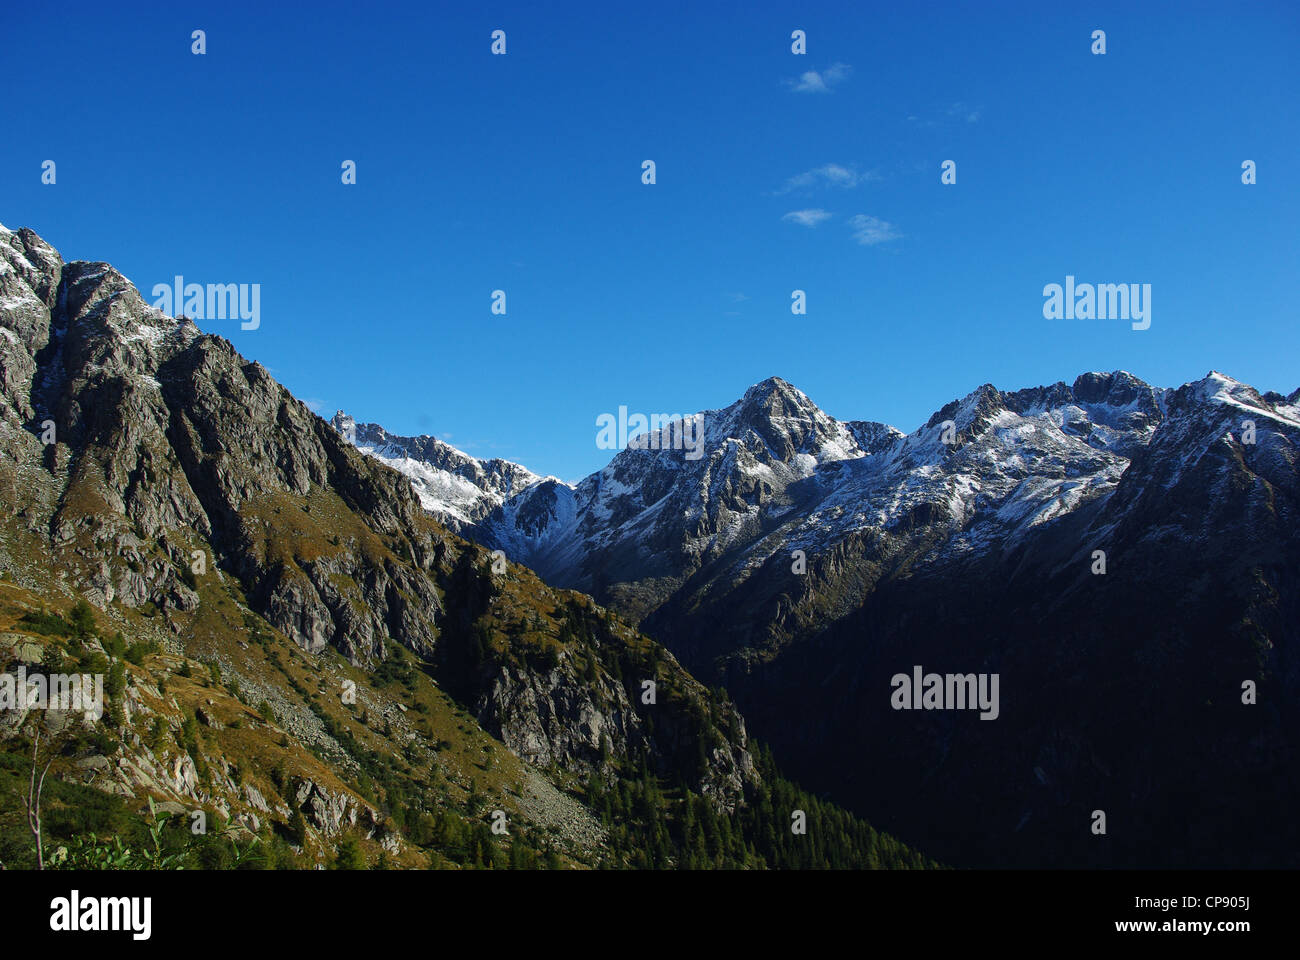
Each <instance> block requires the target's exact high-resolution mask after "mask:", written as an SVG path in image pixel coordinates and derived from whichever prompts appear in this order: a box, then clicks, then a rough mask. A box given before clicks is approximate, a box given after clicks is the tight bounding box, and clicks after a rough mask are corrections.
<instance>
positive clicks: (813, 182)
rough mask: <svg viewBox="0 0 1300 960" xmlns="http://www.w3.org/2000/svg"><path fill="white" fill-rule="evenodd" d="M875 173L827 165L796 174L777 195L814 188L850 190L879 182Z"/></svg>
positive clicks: (831, 164)
mask: <svg viewBox="0 0 1300 960" xmlns="http://www.w3.org/2000/svg"><path fill="white" fill-rule="evenodd" d="M879 179H880V178H879V177H878V176H877V175H876V174H874V173H859V172H858V171H857V170H856V169H855V168H853V167H846V166H843V165H842V164H838V163H827V164H823V165H822V166H820V167H816V168H814V169H812V170H805V171H804V172H803V173H799V174H795V175H794V176H793V177H791V178H790V179H789V180H787V181H786V182H785V183H784V184H783V185H782V187H781V189H779V190H777V191H776V192H777V195H778V196H779V195H781V194H783V193H790V192H791V191H792V190H810V189H812V188H814V187H842V188H844V189H850V188H852V187H856V186H857V185H858V184H860V183H866V182H867V181H869V180H879Z"/></svg>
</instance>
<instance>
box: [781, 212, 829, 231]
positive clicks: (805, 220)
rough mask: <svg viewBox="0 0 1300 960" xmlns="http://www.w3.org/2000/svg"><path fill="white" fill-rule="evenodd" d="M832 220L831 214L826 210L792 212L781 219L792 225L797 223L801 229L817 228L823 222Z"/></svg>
mask: <svg viewBox="0 0 1300 960" xmlns="http://www.w3.org/2000/svg"><path fill="white" fill-rule="evenodd" d="M830 218H831V214H830V213H828V212H827V211H825V210H821V209H817V210H791V211H790V212H789V213H787V214H786V215H785V216H784V217H782V218H781V219H782V220H787V221H789V222H790V223H797V224H799V226H801V227H815V226H817V224H819V223H821V222H822V221H823V220H829V219H830Z"/></svg>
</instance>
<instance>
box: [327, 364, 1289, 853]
mask: <svg viewBox="0 0 1300 960" xmlns="http://www.w3.org/2000/svg"><path fill="white" fill-rule="evenodd" d="M696 420H697V423H699V422H702V424H703V431H704V438H705V439H704V445H703V450H704V453H703V456H702V457H699V458H698V459H691V458H688V457H686V456H684V455H683V453H682V451H681V450H680V449H673V445H672V444H671V443H668V442H666V441H665V442H663V443H657V442H656V441H655V440H654V439H649V440H646V439H643V440H642V441H641V442H639V443H638V442H633V443H630V444H629V445H628V447H627V449H624V450H623V451H621V452H619V453H618V454H617V455H616V456H615V457H614V458H613V459H612V461H611V462H610V463H609V465H608V466H607V467H606V468H605V469H603V470H601V471H600V472H599V473H595V474H592V475H591V476H589V477H587V478H586V479H585V480H583V481H581V482H580V483H578V484H577V485H576V486H570V485H567V484H565V483H562V482H560V481H558V480H556V479H554V478H540V477H536V476H534V475H533V474H531V473H529V472H528V471H527V470H525V469H524V468H523V467H520V466H518V465H515V464H508V463H503V462H501V461H496V460H493V461H477V460H474V459H473V458H471V457H468V456H466V455H465V454H463V453H460V452H459V451H456V450H454V449H453V448H451V447H449V446H447V445H446V444H444V443H441V442H440V441H438V440H435V439H432V438H429V437H420V438H406V437H395V436H391V435H390V434H388V433H386V432H385V431H384V430H383V429H382V428H381V427H379V426H376V425H374V424H357V423H356V422H355V421H354V420H352V418H350V417H348V416H346V415H345V414H343V413H340V414H338V415H336V416H335V418H334V421H333V423H334V425H335V427H336V429H340V430H345V431H347V433H348V435H349V436H352V437H354V438H355V443H356V444H357V446H358V447H359V448H360V449H362V450H364V451H365V452H366V453H368V454H370V455H371V456H372V457H374V458H376V459H379V460H381V461H383V462H385V463H388V464H390V465H391V466H393V467H395V468H396V469H398V470H401V471H402V472H404V473H406V474H407V475H408V476H409V477H410V478H411V480H412V483H413V485H414V487H415V489H416V490H417V492H418V494H419V496H420V498H421V502H422V503H423V504H424V506H425V508H426V510H428V511H429V512H430V514H431V515H433V516H436V517H439V518H441V519H442V520H443V521H444V522H445V523H446V524H447V525H448V526H450V527H451V528H453V529H455V530H456V531H458V532H459V533H460V534H462V535H463V536H466V537H468V538H470V539H472V540H474V541H476V542H478V543H481V544H483V545H484V546H487V547H489V548H492V549H499V550H501V551H503V552H504V553H505V555H506V556H508V557H509V558H510V560H511V561H513V562H518V563H522V564H525V565H527V566H529V567H530V568H532V569H533V570H535V571H537V573H538V574H539V575H540V576H541V577H542V578H543V579H544V580H546V581H547V582H548V583H552V584H555V585H557V586H565V587H569V588H572V589H577V590H582V591H584V592H586V593H589V594H591V595H592V596H593V597H595V599H596V601H597V602H599V603H601V604H605V605H608V606H609V607H610V608H611V609H614V610H616V611H618V613H619V614H621V615H622V616H624V617H626V618H627V619H628V620H629V621H630V622H633V623H636V624H637V625H638V627H639V629H641V630H643V631H644V632H645V633H647V634H648V635H649V636H651V637H654V638H655V639H656V640H658V641H659V642H661V643H663V644H664V645H665V646H666V647H667V648H668V649H669V650H671V651H672V652H673V653H674V654H675V655H676V656H677V657H678V658H679V659H680V661H681V663H682V664H683V665H684V666H685V667H686V668H687V669H688V670H690V671H691V672H692V674H694V675H695V676H697V677H699V678H700V679H701V680H702V681H704V682H705V683H708V684H721V685H722V686H724V687H725V688H726V689H727V691H728V693H729V694H730V696H732V697H733V698H734V699H735V702H736V703H737V704H738V705H739V707H740V708H741V710H742V711H743V712H744V714H745V716H746V717H747V719H748V721H749V724H750V728H751V729H752V730H753V731H754V732H755V733H756V735H757V736H759V737H761V738H762V739H763V740H764V741H765V742H767V743H769V744H770V745H771V746H772V749H773V751H774V754H775V757H776V760H777V762H778V763H780V764H781V765H782V768H783V769H787V770H789V771H791V772H792V773H793V774H794V775H795V776H796V777H797V778H798V779H799V780H800V781H801V782H803V783H805V784H806V785H808V786H809V787H812V788H814V789H816V790H818V791H822V792H825V793H826V794H827V795H828V796H830V797H832V798H834V799H835V800H836V801H837V802H839V803H843V804H846V805H848V806H849V807H850V808H851V809H853V810H855V811H857V812H859V813H863V814H869V815H870V816H871V818H872V819H873V822H877V823H879V824H882V825H884V826H886V827H887V828H888V829H890V830H891V831H894V832H895V833H897V834H898V835H900V836H902V837H904V838H905V839H907V840H908V841H909V842H914V843H915V844H917V845H918V846H919V847H920V848H921V849H923V850H925V851H926V852H927V853H928V854H930V855H933V856H936V857H938V858H939V859H941V860H944V861H945V862H949V863H954V864H959V865H972V866H975V865H978V866H1032V867H1042V866H1049V867H1051V866H1086V867H1093V866H1124V867H1178V866H1196V867H1211V866H1213V867H1237V866H1240V867H1250V866H1296V865H1298V864H1300V831H1298V829H1297V826H1296V824H1295V821H1294V818H1293V817H1291V816H1290V815H1289V814H1288V813H1287V811H1288V810H1289V809H1292V808H1293V807H1294V805H1295V804H1296V802H1297V801H1300V766H1298V765H1297V760H1298V759H1300V757H1298V755H1297V743H1296V731H1297V729H1298V728H1297V714H1296V708H1297V705H1298V704H1300V659H1298V653H1300V651H1298V650H1297V641H1298V640H1300V627H1298V624H1300V499H1298V497H1300V474H1298V472H1297V470H1298V468H1297V454H1298V453H1300V391H1295V392H1292V393H1290V394H1289V395H1286V396H1284V395H1282V394H1279V393H1271V392H1269V393H1260V392H1258V391H1257V390H1255V389H1254V388H1252V387H1250V386H1247V385H1246V384H1243V383H1239V382H1237V381H1235V380H1233V379H1232V378H1230V377H1227V376H1224V375H1222V374H1219V373H1214V372H1212V373H1210V374H1209V375H1207V376H1206V377H1205V378H1204V379H1202V380H1200V381H1197V382H1194V383H1188V384H1186V385H1184V386H1182V387H1179V388H1177V389H1168V388H1162V387H1153V386H1150V385H1148V384H1146V383H1144V382H1143V381H1141V380H1139V379H1138V378H1137V377H1134V376H1132V375H1130V374H1128V373H1125V372H1122V371H1117V372H1113V373H1085V374H1083V375H1081V376H1079V377H1078V378H1077V379H1075V381H1074V382H1073V383H1072V384H1067V383H1056V384H1052V385H1050V386H1045V387H1033V388H1029V389H1022V390H1017V391H1014V392H1002V391H1000V390H998V389H996V388H995V387H993V386H992V385H989V384H985V385H984V386H982V387H980V388H979V389H977V390H975V391H974V392H972V393H971V394H969V395H968V396H965V397H962V398H960V399H956V400H953V401H952V402H951V403H949V404H947V405H946V406H944V407H943V408H942V409H940V410H938V411H936V412H935V413H934V415H933V416H932V417H930V419H929V420H928V421H927V422H926V424H925V425H924V426H922V427H921V428H919V429H917V430H915V431H913V432H912V433H910V434H904V433H902V432H901V431H899V430H896V429H894V428H893V427H890V426H887V425H884V424H881V423H874V422H870V421H860V420H849V421H839V420H836V419H834V418H832V417H831V416H829V415H828V414H826V413H825V412H823V411H822V410H820V409H819V408H818V407H817V406H816V405H815V404H814V403H813V402H812V401H811V400H810V399H809V398H808V397H807V396H805V395H804V394H803V393H802V392H800V391H799V390H798V389H796V388H795V387H794V386H792V385H791V384H789V383H787V382H785V381H783V380H781V379H778V378H771V379H768V380H765V381H763V382H762V383H759V384H757V385H755V386H754V387H752V388H751V389H750V390H748V391H747V392H746V394H745V396H744V397H742V398H741V399H739V400H738V401H736V402H735V403H733V404H732V405H730V406H729V407H726V408H725V409H722V410H707V411H704V412H703V413H702V414H698V415H696ZM921 664H924V665H926V667H927V668H929V667H931V666H933V667H934V668H935V669H938V670H940V672H942V673H947V674H954V673H955V674H958V675H961V676H966V677H972V679H973V675H978V676H980V677H984V676H985V675H988V674H996V675H997V677H998V678H1000V689H1001V706H1000V714H999V715H998V717H997V719H996V721H995V722H991V723H982V722H980V720H979V714H978V713H968V712H964V711H955V712H949V711H944V710H940V711H937V712H934V713H928V712H912V711H904V712H898V711H896V710H895V709H894V708H893V707H892V706H891V702H890V693H891V678H893V677H895V676H898V675H910V674H911V673H912V672H913V669H914V667H917V665H921ZM918 671H919V667H918ZM918 695H919V694H918ZM1097 811H1100V812H1102V813H1103V814H1104V815H1105V818H1106V829H1105V833H1104V834H1101V833H1094V832H1093V825H1094V824H1095V823H1097V822H1098V821H1097V817H1096V812H1097Z"/></svg>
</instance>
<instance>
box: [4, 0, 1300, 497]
mask: <svg viewBox="0 0 1300 960" xmlns="http://www.w3.org/2000/svg"><path fill="white" fill-rule="evenodd" d="M298 6H299V5H297V4H288V5H283V7H281V5H275V4H266V3H261V4H249V5H243V4H220V5H211V6H205V5H187V4H162V3H159V4H155V5H142V4H135V3H130V2H128V3H122V4H113V5H111V6H105V5H103V4H86V3H67V4H61V5H59V7H58V8H57V9H52V8H50V7H48V6H46V7H40V6H38V5H16V4H6V5H5V7H4V10H3V11H0V36H2V38H3V39H2V40H0V43H2V45H3V49H4V61H5V65H6V68H7V69H6V71H5V91H4V95H3V96H4V103H5V109H4V118H3V129H4V141H5V146H4V150H3V151H0V222H3V223H4V224H5V225H7V226H9V227H10V228H17V227H19V226H30V227H32V228H33V229H35V230H37V231H38V232H39V233H41V234H42V235H43V236H44V237H45V238H46V239H47V240H48V241H50V242H51V243H52V244H54V246H55V247H57V248H58V249H59V250H60V252H61V253H62V254H63V255H64V257H65V258H67V259H92V260H108V261H110V262H112V263H113V264H114V265H115V266H117V267H118V268H119V269H120V270H122V272H123V273H125V274H126V275H127V276H128V277H130V278H131V279H132V280H133V281H134V282H135V283H136V284H137V285H138V286H140V287H141V288H142V291H143V292H144V293H145V295H146V297H147V298H148V297H149V292H150V289H151V287H152V285H153V284H155V283H160V282H170V281H171V278H172V277H173V276H174V275H176V274H182V275H184V276H185V278H186V279H187V280H188V281H195V282H200V283H260V284H261V288H262V289H261V327H260V328H259V329H258V330H256V331H247V332H245V331H241V330H240V329H239V324H238V323H237V322H233V321H210V322H204V323H203V324H202V326H204V327H205V329H207V330H209V331H210V332H214V333H219V334H221V335H223V336H226V337H228V338H230V339H231V340H232V341H233V342H234V343H235V345H236V346H237V347H238V349H239V350H240V351H241V352H242V353H243V354H244V355H245V356H247V357H249V358H251V359H256V360H258V361H260V362H262V363H263V364H264V365H265V366H267V367H268V368H269V369H270V370H271V371H272V372H273V373H274V374H275V375H276V376H277V377H278V378H279V379H280V380H281V381H282V382H283V383H284V384H285V385H286V386H288V387H289V388H290V389H291V390H292V391H293V392H294V393H295V394H296V395H297V396H299V397H301V398H303V399H304V400H307V401H310V402H311V403H312V404H313V406H318V407H319V409H320V411H321V412H322V413H323V414H324V415H326V416H328V415H330V414H331V413H333V411H334V410H335V409H338V408H344V409H346V410H347V411H348V412H349V413H352V414H353V415H354V416H356V417H357V418H358V419H360V420H373V421H377V422H380V423H382V424H384V425H385V426H386V427H387V428H388V429H390V430H392V431H394V432H398V433H434V434H437V435H438V436H442V437H444V438H445V439H447V440H448V441H449V442H451V443H452V444H454V445H456V446H459V447H461V448H462V449H464V450H466V451H468V452H470V453H472V454H474V455H476V456H481V457H488V456H503V457H507V458H510V459H514V460H518V461H520V462H523V463H524V464H526V465H528V466H529V467H530V468H532V469H534V470H537V471H539V472H542V473H552V474H555V475H557V476H560V477H562V478H565V479H570V480H572V479H576V478H578V477H580V476H582V475H584V474H586V473H587V472H590V471H591V470H594V469H598V468H599V467H600V466H602V465H603V464H604V463H606V462H607V461H608V459H609V456H610V453H609V451H605V450H601V449H598V447H597V446H596V418H597V417H598V416H599V415H600V414H602V413H607V412H608V413H617V411H618V408H619V406H620V405H625V406H627V407H628V408H629V409H630V410H631V411H633V412H643V413H645V414H652V413H687V412H693V411H695V410H699V409H707V408H713V407H719V406H723V405H725V404H727V403H729V402H731V401H732V400H734V399H736V398H737V397H739V396H740V395H741V394H742V393H743V392H744V390H745V388H746V387H747V386H749V385H750V384H752V383H754V382H757V381H759V380H761V379H763V378H765V377H768V376H771V375H778V376H782V377H784V378H785V379H787V380H789V381H791V382H792V383H794V384H795V385H796V386H798V387H800V388H801V389H802V390H804V391H805V392H806V393H807V394H808V395H809V396H810V397H812V399H813V400H814V401H816V402H817V403H818V404H820V405H821V406H822V407H823V408H824V409H826V410H827V411H828V412H829V413H831V414H832V415H834V416H838V417H840V418H842V419H875V420H882V421H886V422H889V423H892V424H894V425H895V426H897V427H899V428H901V429H903V430H911V429H914V428H915V427H917V426H918V425H919V424H921V423H922V422H924V420H925V419H926V418H927V417H928V416H929V415H930V413H932V412H933V411H934V410H936V409H938V408H939V407H940V406H941V405H943V404H944V403H945V402H947V401H948V400H951V399H953V398H954V397H956V396H960V395H963V394H965V393H966V392H968V391H969V390H971V389H973V388H974V387H976V386H978V385H979V384H981V383H984V382H991V383H993V384H995V385H997V386H998V387H1001V388H1003V389H1016V388H1020V387H1026V386H1033V385H1037V384H1041V383H1051V382H1054V381H1056V380H1060V379H1064V380H1067V381H1070V380H1073V378H1074V377H1075V376H1076V375H1077V374H1079V373H1081V372H1084V371H1087V370H1111V369H1117V368H1123V369H1127V370H1130V371H1132V372H1133V373H1135V374H1137V375H1138V376H1141V377H1143V378H1144V379H1146V380H1148V381H1150V382H1153V383H1157V384H1160V385H1178V384H1180V383H1183V382H1185V381H1188V380H1193V379H1198V378H1200V377H1201V376H1203V375H1204V374H1205V373H1206V372H1208V371H1209V370H1210V369H1218V370H1221V371H1223V372H1225V373H1227V374H1229V375H1231V376H1234V377H1237V378H1238V379H1241V380H1245V381H1247V382H1250V383H1253V384H1254V385H1256V386H1257V387H1259V388H1260V389H1277V390H1283V391H1290V390H1292V389H1294V388H1295V387H1297V386H1300V364H1297V363H1296V358H1297V356H1300V315H1298V313H1300V311H1298V310H1297V291H1296V284H1297V281H1298V280H1300V269H1298V268H1300V234H1298V232H1297V224H1298V223H1300V217H1298V216H1297V214H1298V213H1300V203H1298V191H1297V179H1296V171H1295V165H1296V162H1297V159H1298V158H1300V135H1298V126H1297V124H1298V121H1297V112H1296V109H1295V103H1296V99H1297V93H1300V66H1298V64H1300V58H1298V57H1297V56H1296V51H1297V50H1298V49H1300V12H1298V11H1300V8H1297V7H1296V5H1295V4H1293V3H1278V4H1269V3H1258V4H1238V5H1232V6H1231V7H1229V6H1228V5H1226V4H1200V3H1176V4H1155V3H1142V4H1136V5H1135V4H1132V3H1119V4H1078V5H1069V7H1070V9H1065V6H1066V5H1057V4H1041V3H1035V4H1023V5H1020V4H1016V5H1010V4H960V5H955V4H954V5H951V6H948V5H941V4H901V5H900V4H889V5H885V4H869V5H868V4H863V3H861V2H856V3H821V4H815V5H812V4H780V3H761V4H754V3H705V4H702V3H698V2H691V3H654V4H635V5H634V4H627V5H622V4H620V5H609V4H559V3H557V4H544V5H543V4H536V3H527V4H481V5H480V4H475V5H465V7H462V8H459V9H454V10H453V9H448V8H447V7H446V5H443V4H420V5H414V4H413V5H411V6H410V7H409V8H406V7H398V6H392V7H384V6H383V5H378V6H375V7H374V8H366V10H365V12H363V13H358V11H359V10H361V9H362V8H360V7H358V6H357V5H355V4H338V5H330V4H323V5H314V7H315V10H316V12H314V13H312V14H311V15H310V16H306V17H304V16H303V15H302V14H300V13H299V12H297V8H298ZM796 28H798V29H803V30H804V31H806V33H807V51H808V52H807V54H806V55H804V56H796V55H794V54H792V53H791V49H790V45H791V40H790V34H791V31H792V30H794V29H796ZM195 29H203V30H204V31H206V37H207V53H206V54H205V55H203V56H195V55H193V54H192V53H191V52H190V50H191V39H190V36H191V32H192V31H193V30H195ZM495 29H503V30H505V31H506V38H507V53H506V55H505V56H493V55H491V53H490V50H489V48H490V45H491V39H490V35H491V33H492V31H493V30H495ZM1094 29H1102V30H1105V31H1106V45H1107V52H1106V54H1105V55H1104V56H1094V55H1093V54H1092V53H1091V52H1090V46H1091V43H1092V41H1091V39H1090V36H1091V33H1092V31H1093V30H1094ZM809 72H812V73H814V74H816V76H813V77H809V76H806V75H807V74H808V73H809ZM47 159H53V160H54V161H55V162H56V163H57V182H56V184H54V185H44V184H42V183H41V164H42V162H43V161H45V160H47ZM647 159H650V160H654V161H655V163H656V166H657V170H656V174H657V182H656V183H655V184H654V185H652V186H648V185H644V184H642V182H641V164H642V161H643V160H647ZM1248 159H1249V160H1253V161H1255V163H1256V164H1257V176H1258V183H1257V184H1255V185H1253V186H1245V185H1243V184H1242V183H1241V163H1242V161H1243V160H1248ZM344 160H354V161H355V162H356V164H357V181H358V182H357V184H356V185H353V186H345V185H343V184H342V183H341V177H340V174H341V169H340V167H341V164H342V162H343V161H344ZM944 160H953V161H955V162H956V164H957V183H956V184H955V185H951V186H946V185H943V184H941V183H940V165H941V163H942V162H943V161H944ZM798 211H822V212H824V213H826V214H829V215H830V216H829V217H822V214H821V213H814V214H803V215H801V216H798V217H789V216H787V215H789V214H794V213H797V212H798ZM819 218H820V219H819ZM799 220H803V221H804V222H803V223H801V222H798V221H799ZM813 221H816V223H815V225H813V226H809V225H807V224H808V223H810V222H813ZM882 224H883V225H882ZM863 241H867V242H863ZM1067 274H1072V275H1074V276H1075V277H1077V278H1078V280H1079V282H1098V283H1130V282H1133V283H1150V284H1151V286H1152V304H1151V306H1152V324H1151V327H1150V329H1149V330H1145V331H1133V330H1132V329H1131V328H1130V324H1129V323H1127V322H1125V321H1122V320H1045V319H1044V318H1043V313H1042V307H1043V294H1042V289H1043V287H1044V285H1045V284H1048V283H1054V282H1055V283H1063V282H1064V278H1065V276H1066V275H1067ZM496 289H503V290H505V292H506V296H507V313H506V315H505V316H504V317H502V316H494V315H492V314H491V312H490V305H491V293H492V291H493V290H496ZM795 289H802V290H804V291H806V292H807V298H808V312H807V315H806V316H793V315H792V314H791V312H790V303H791V291H793V290H795Z"/></svg>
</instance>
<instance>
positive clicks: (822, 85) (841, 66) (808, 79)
mask: <svg viewBox="0 0 1300 960" xmlns="http://www.w3.org/2000/svg"><path fill="white" fill-rule="evenodd" d="M852 73H853V68H852V67H851V66H849V65H848V64H847V63H833V64H831V65H830V66H829V67H827V68H826V69H825V70H822V71H821V72H820V73H819V72H818V71H816V70H808V71H806V72H804V73H802V74H800V75H799V77H798V79H795V80H787V81H786V82H785V83H786V86H788V87H789V88H790V89H791V90H793V91H794V92H795V93H830V92H831V89H832V88H833V87H837V86H839V85H840V84H841V83H843V82H844V81H845V80H847V79H848V78H849V76H850V74H852Z"/></svg>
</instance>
